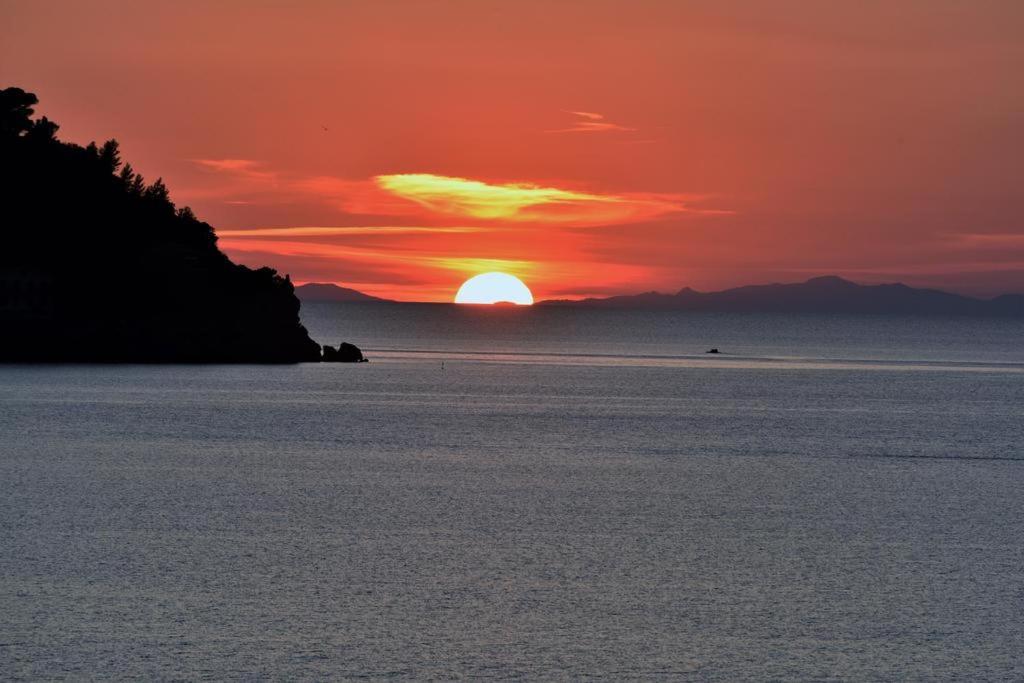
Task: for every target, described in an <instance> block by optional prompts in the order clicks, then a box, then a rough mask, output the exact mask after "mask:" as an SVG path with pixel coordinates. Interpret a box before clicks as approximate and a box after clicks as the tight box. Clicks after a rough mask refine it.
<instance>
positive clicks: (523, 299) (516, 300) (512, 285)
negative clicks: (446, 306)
mask: <svg viewBox="0 0 1024 683" xmlns="http://www.w3.org/2000/svg"><path fill="white" fill-rule="evenodd" d="M455 303H457V304H498V303H512V304H519V305H520V306H529V305H530V304H532V303H533V294H531V293H530V288H529V287H527V286H526V285H525V284H523V281H522V280H520V279H519V278H517V277H515V276H514V275H509V274H507V273H482V274H480V275H476V276H474V277H471V278H469V279H468V280H466V281H465V282H464V283H462V286H461V287H459V291H458V293H457V294H456V295H455Z"/></svg>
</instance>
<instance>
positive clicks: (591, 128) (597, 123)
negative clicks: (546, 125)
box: [544, 111, 636, 133]
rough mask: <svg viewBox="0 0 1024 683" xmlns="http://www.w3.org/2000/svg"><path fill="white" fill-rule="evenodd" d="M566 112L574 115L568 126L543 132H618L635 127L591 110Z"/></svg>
mask: <svg viewBox="0 0 1024 683" xmlns="http://www.w3.org/2000/svg"><path fill="white" fill-rule="evenodd" d="M566 113H567V114H572V115H573V116H575V117H576V121H574V122H573V123H572V124H571V125H570V126H569V127H568V128H556V129H554V130H546V131H544V132H545V133H608V132H612V131H619V132H632V131H635V130H636V128H630V127H628V126H622V125H619V124H617V123H612V122H611V121H608V120H607V119H606V118H605V117H604V114H597V113H595V112H592V111H569V112H566Z"/></svg>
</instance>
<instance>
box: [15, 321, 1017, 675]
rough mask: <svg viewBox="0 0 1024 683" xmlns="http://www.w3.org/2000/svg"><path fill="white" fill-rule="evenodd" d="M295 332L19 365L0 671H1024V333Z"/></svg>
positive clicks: (1005, 324) (483, 326) (401, 325)
mask: <svg viewBox="0 0 1024 683" xmlns="http://www.w3.org/2000/svg"><path fill="white" fill-rule="evenodd" d="M303 315H304V319H305V321H306V323H307V324H308V326H309V327H310V329H311V330H312V331H313V333H314V336H315V337H317V338H318V339H320V340H321V341H323V342H331V343H337V342H339V341H341V340H348V341H352V342H355V343H357V344H359V345H360V346H361V347H363V348H364V350H365V351H366V352H367V354H368V355H369V356H370V357H371V358H372V359H373V360H372V362H371V363H367V364H362V365H298V366H290V367H254V366H176V367H156V366H149V367H145V366H124V367H100V366H21V367H19V366H0V678H3V679H40V678H41V679H61V678H66V679H83V678H110V677H118V678H119V677H123V678H162V679H171V678H179V679H198V678H209V679H226V678H244V679H261V678H274V679H281V678H309V679H339V678H348V677H351V678H356V677H366V678H372V679H378V678H402V679H426V678H451V677H491V678H507V677H524V678H530V679H554V678H577V677H603V678H610V679H630V678H644V679H649V678H655V679H657V678H692V679H698V680H721V681H735V680H740V679H831V678H835V679H872V680H880V679H881V680H885V679H888V680H893V679H965V678H969V679H986V680H995V679H1020V678H1022V677H1024V654H1022V653H1024V541H1022V539H1024V496H1022V495H1021V491H1022V490H1024V446H1022V444H1024V344H1022V342H1021V340H1022V339H1024V324H1022V323H1021V322H1012V321H1007V320H1002V321H998V320H995V321H993V320H973V319H941V318H915V319H901V318H890V317H879V318H872V317H822V316H806V317H801V316H767V315H766V316H757V315H746V316H737V315H693V314H672V313H641V312H624V311H587V310H578V309H577V310H571V309H542V308H532V309H504V308H502V309H476V308H470V309H467V308H456V307H452V306H429V305H409V306H381V305H373V304H355V305H352V304H349V305H337V304H328V305H307V306H306V307H304V310H303ZM712 346H714V347H718V348H719V349H721V350H722V351H723V352H724V353H723V355H720V356H707V355H705V354H703V351H705V350H706V349H707V348H709V347H712Z"/></svg>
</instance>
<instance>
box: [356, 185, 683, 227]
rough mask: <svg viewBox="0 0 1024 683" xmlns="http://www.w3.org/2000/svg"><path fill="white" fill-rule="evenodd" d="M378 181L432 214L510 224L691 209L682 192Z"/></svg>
mask: <svg viewBox="0 0 1024 683" xmlns="http://www.w3.org/2000/svg"><path fill="white" fill-rule="evenodd" d="M376 182H377V185H378V186H379V187H381V188H382V189H384V190H386V191H388V192H390V193H392V194H394V195H395V196H398V197H402V198H404V199H407V200H409V201H411V202H415V203H416V204H418V205H420V206H421V207H423V208H424V209H427V210H428V211H429V212H431V213H435V214H442V215H454V216H461V217H465V218H474V219H482V220H489V221H499V222H509V223H559V224H564V225H574V226H591V225H613V224H619V223H628V222H633V221H640V220H650V219H652V218H656V217H658V216H663V215H666V214H673V213H683V212H685V211H687V210H688V208H687V206H686V205H685V204H684V197H682V196H681V195H669V194H654V193H630V194H598V193H592V192H581V191H576V190H568V189H562V188H557V187H544V186H541V185H535V184H532V183H504V184H498V183H488V182H485V181H482V180H472V179H469V178H455V177H450V176H440V175H433V174H429V173H405V174H396V175H381V176H377V177H376Z"/></svg>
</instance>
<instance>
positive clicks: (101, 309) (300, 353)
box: [0, 88, 320, 363]
mask: <svg viewBox="0 0 1024 683" xmlns="http://www.w3.org/2000/svg"><path fill="white" fill-rule="evenodd" d="M36 101H37V100H36V98H35V96H34V95H32V94H31V93H26V92H24V91H22V90H20V89H18V88H8V89H6V90H3V91H0V240H2V248H0V327H2V330H3V334H2V335H0V361H91V362H286V363H287V362H298V361H318V360H319V359H320V352H319V348H318V346H317V344H316V343H315V342H314V341H312V340H311V339H310V338H309V335H308V334H307V333H306V330H305V328H304V327H302V325H301V324H300V323H299V301H298V299H297V298H296V297H295V295H294V291H293V287H292V284H291V282H290V281H289V280H288V279H287V278H286V277H284V278H282V277H281V276H279V275H278V274H277V273H276V272H275V271H274V270H272V269H270V268H260V269H258V270H252V269H250V268H246V267H245V266H240V265H236V264H234V263H232V262H231V261H230V260H229V259H228V258H227V256H225V255H224V254H223V253H222V252H221V251H220V250H219V249H218V248H217V238H216V237H215V236H214V234H213V230H212V228H211V227H210V226H209V225H208V224H206V223H204V222H202V221H200V220H199V219H197V218H196V217H195V216H194V215H193V214H192V212H191V210H189V209H188V208H187V207H185V208H180V209H177V208H175V206H174V204H173V203H172V202H171V200H170V198H169V196H168V191H167V188H166V187H165V186H164V184H163V182H162V181H160V180H157V181H156V182H154V183H152V184H147V183H145V182H144V180H143V178H142V177H141V176H139V175H138V174H136V173H134V172H133V171H132V169H131V166H130V165H128V164H125V163H122V161H121V159H120V154H119V152H118V146H117V142H116V141H113V140H111V141H109V142H107V143H105V144H103V145H102V146H100V147H97V146H96V145H95V144H90V145H89V146H87V147H81V146H79V145H75V144H70V143H65V142H61V141H60V140H58V139H57V138H56V137H55V134H56V131H57V126H56V125H55V124H53V123H52V122H50V121H48V120H47V119H46V118H45V117H43V118H41V119H39V120H35V121H34V120H32V118H31V117H32V114H33V110H32V107H33V106H34V105H35V104H36Z"/></svg>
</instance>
